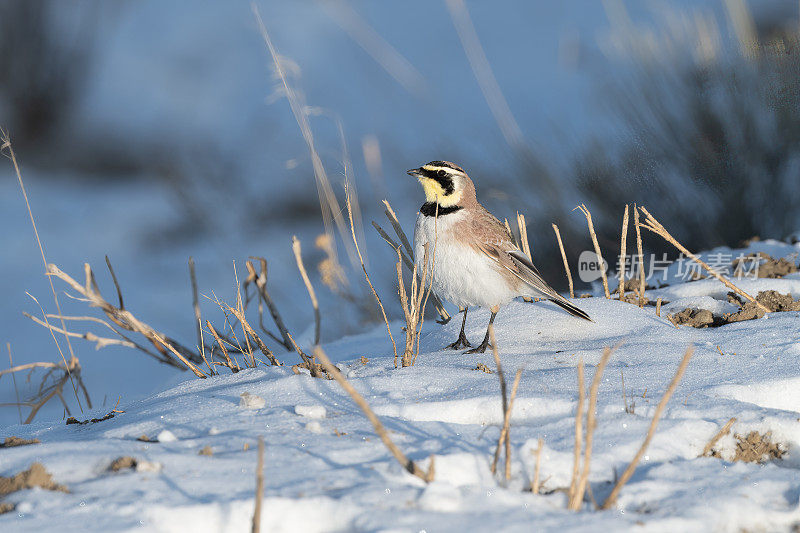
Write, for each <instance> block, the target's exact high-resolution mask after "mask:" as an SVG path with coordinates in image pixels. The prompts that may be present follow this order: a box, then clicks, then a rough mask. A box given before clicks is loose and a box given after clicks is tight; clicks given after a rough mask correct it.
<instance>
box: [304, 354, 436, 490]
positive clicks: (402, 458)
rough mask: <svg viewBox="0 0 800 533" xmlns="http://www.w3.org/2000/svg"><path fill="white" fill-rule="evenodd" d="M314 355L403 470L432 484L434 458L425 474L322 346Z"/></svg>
mask: <svg viewBox="0 0 800 533" xmlns="http://www.w3.org/2000/svg"><path fill="white" fill-rule="evenodd" d="M314 355H315V356H316V358H317V359H319V361H320V363H321V364H322V366H323V368H325V371H326V372H327V373H328V374H329V375H330V376H331V377H332V378H333V379H334V380H336V382H337V383H338V384H339V385H341V387H342V388H343V389H344V390H345V392H347V394H349V395H350V397H351V398H352V399H353V401H354V402H355V403H356V405H358V407H359V408H360V409H361V411H363V413H364V415H366V417H367V419H368V420H369V421H370V423H371V424H372V427H373V428H374V429H375V433H376V434H377V435H378V437H380V439H381V442H383V444H384V446H386V448H387V449H388V450H389V452H390V453H391V454H392V455H393V456H394V458H395V459H397V462H398V463H400V464H401V465H402V466H403V468H405V469H406V470H407V471H408V472H409V473H411V474H413V475H415V476H417V477H418V478H420V479H421V480H423V481H424V482H426V483H430V482H431V481H433V475H434V470H433V467H434V461H433V457H431V462H430V468H429V469H428V471H427V472H425V471H424V470H422V469H421V468H420V467H419V466H417V464H416V463H414V461H412V460H411V459H409V458H408V457H406V455H405V454H404V453H403V452H402V450H400V448H398V447H397V445H396V444H395V443H394V442H393V441H392V439H391V438H390V437H389V432H388V431H386V428H385V427H384V425H383V424H382V423H381V421H380V419H379V418H378V416H377V415H376V414H375V412H374V411H373V410H372V408H371V407H370V406H369V404H368V403H367V401H366V400H365V399H364V397H363V396H361V394H359V393H358V391H357V390H356V389H355V387H353V385H351V384H350V382H349V381H347V378H345V377H344V376H343V375H342V373H341V372H340V371H339V369H338V368H336V367H335V366H334V365H333V363H331V360H330V359H329V358H328V355H327V354H326V353H325V351H324V350H323V349H322V348H321V347H320V346H315V347H314Z"/></svg>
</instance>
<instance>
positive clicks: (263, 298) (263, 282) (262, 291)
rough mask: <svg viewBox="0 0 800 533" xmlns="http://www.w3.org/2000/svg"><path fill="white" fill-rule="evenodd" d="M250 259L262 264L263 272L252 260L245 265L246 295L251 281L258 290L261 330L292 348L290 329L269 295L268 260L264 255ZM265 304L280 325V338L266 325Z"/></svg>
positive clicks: (287, 347)
mask: <svg viewBox="0 0 800 533" xmlns="http://www.w3.org/2000/svg"><path fill="white" fill-rule="evenodd" d="M250 259H254V260H258V262H259V264H260V266H261V272H259V273H256V269H255V267H254V266H253V263H252V262H251V261H247V262H246V263H245V266H246V267H247V279H245V282H244V290H245V295H247V288H248V287H249V285H250V284H251V283H255V285H256V290H257V292H258V296H259V298H260V299H259V300H258V324H259V327H260V328H261V331H263V332H264V333H266V334H267V335H269V336H270V337H271V338H272V339H273V340H274V341H276V342H279V343H280V344H282V345H283V347H284V348H286V349H287V350H290V351H291V350H292V349H293V348H292V341H290V340H289V330H288V329H287V328H286V325H285V324H284V323H283V318H282V317H281V314H280V312H279V311H278V307H277V306H276V305H275V302H273V301H272V297H271V296H270V295H269V291H267V260H266V259H264V258H263V257H251V258H250ZM262 303H263V304H265V305H266V306H267V310H269V314H270V315H271V316H272V321H273V322H275V325H276V326H277V327H278V332H279V333H280V338H278V336H277V335H274V334H273V333H272V332H270V331H269V330H268V329H267V328H265V327H264V320H263V315H264V308H263V305H262Z"/></svg>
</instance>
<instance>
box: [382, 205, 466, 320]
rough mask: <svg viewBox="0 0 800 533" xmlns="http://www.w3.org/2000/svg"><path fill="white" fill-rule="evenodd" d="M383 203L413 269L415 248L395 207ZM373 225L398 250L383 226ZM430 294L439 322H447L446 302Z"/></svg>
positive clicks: (404, 261) (403, 254)
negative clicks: (398, 217)
mask: <svg viewBox="0 0 800 533" xmlns="http://www.w3.org/2000/svg"><path fill="white" fill-rule="evenodd" d="M383 205H384V206H386V209H384V211H383V213H384V214H385V215H386V218H387V219H389V223H390V224H391V225H392V228H393V229H394V232H395V234H397V238H398V239H400V243H401V244H402V245H403V249H402V253H401V255H402V257H403V263H404V264H405V265H406V267H408V270H409V271H411V270H413V268H414V260H413V259H412V258H413V257H414V250H413V249H412V247H411V243H410V242H409V241H408V237H406V234H405V232H404V231H403V228H402V226H401V225H400V221H399V220H397V215H396V214H395V212H394V209H392V206H391V205H390V204H389V202H388V201H387V200H384V201H383ZM372 225H373V226H374V227H375V229H376V230H377V231H378V234H380V236H381V237H382V238H383V240H385V241H386V242H387V243H388V244H389V246H391V247H392V248H394V249H395V250H398V249H399V248H400V246H399V245H398V244H397V243H396V242H394V240H393V239H391V238H390V237H389V235H387V234H386V232H385V231H383V228H381V227H380V226H379V225H378V224H376V223H375V222H374V221H373V222H372ZM429 294H430V297H431V298H432V299H433V304H434V305H435V306H436V312H437V313H439V323H441V324H446V323H447V322H449V321H450V319H451V318H452V317H451V316H450V313H448V312H447V310H446V309H445V308H444V304H443V303H442V301H441V300H440V299H439V297H438V296H436V295H435V294H433V293H432V292H429Z"/></svg>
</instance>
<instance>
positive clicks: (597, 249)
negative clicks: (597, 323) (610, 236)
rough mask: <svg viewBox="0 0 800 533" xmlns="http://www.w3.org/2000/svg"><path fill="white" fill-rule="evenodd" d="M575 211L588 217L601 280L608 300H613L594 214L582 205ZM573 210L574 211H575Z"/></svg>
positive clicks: (587, 222) (587, 221)
mask: <svg viewBox="0 0 800 533" xmlns="http://www.w3.org/2000/svg"><path fill="white" fill-rule="evenodd" d="M575 209H580V210H581V213H583V215H584V216H585V217H586V224H587V225H588V226H589V235H590V236H591V237H592V244H593V245H594V251H595V253H596V254H597V260H598V261H599V262H600V274H601V280H602V281H603V291H604V292H605V294H606V298H611V293H610V292H609V291H608V278H607V277H606V261H605V259H603V254H602V253H601V252H600V243H598V242H597V234H596V233H595V232H594V224H593V223H592V214H591V213H590V212H589V209H588V208H587V207H586V206H585V205H584V204H581V205H579V206H578V207H576V208H575ZM575 209H573V211H574V210H575Z"/></svg>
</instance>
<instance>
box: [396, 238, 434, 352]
mask: <svg viewBox="0 0 800 533" xmlns="http://www.w3.org/2000/svg"><path fill="white" fill-rule="evenodd" d="M423 265H425V266H424V267H423V269H422V275H421V276H419V277H418V276H417V265H414V269H413V270H412V271H411V293H410V295H409V294H408V293H407V292H406V287H405V281H404V280H403V265H402V258H401V256H400V252H399V251H398V252H397V263H396V265H395V268H396V270H397V286H398V289H397V290H398V294H399V296H400V307H402V308H403V316H404V317H405V320H406V325H405V328H403V329H404V330H405V334H406V347H405V350H404V351H403V356H402V357H401V358H400V364H401V365H402V366H403V367H407V366H411V365H413V364H414V363H415V362H416V359H417V355H418V354H419V336H420V333H422V319H423V318H424V316H425V305H424V304H425V301H426V300H427V299H425V295H426V294H428V293H430V288H427V286H426V282H427V279H428V271H429V270H430V269H429V268H428V243H425V254H424V256H423ZM426 288H427V290H426ZM409 296H410V297H409ZM415 344H416V347H417V348H416V351H415V350H414V346H415Z"/></svg>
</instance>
